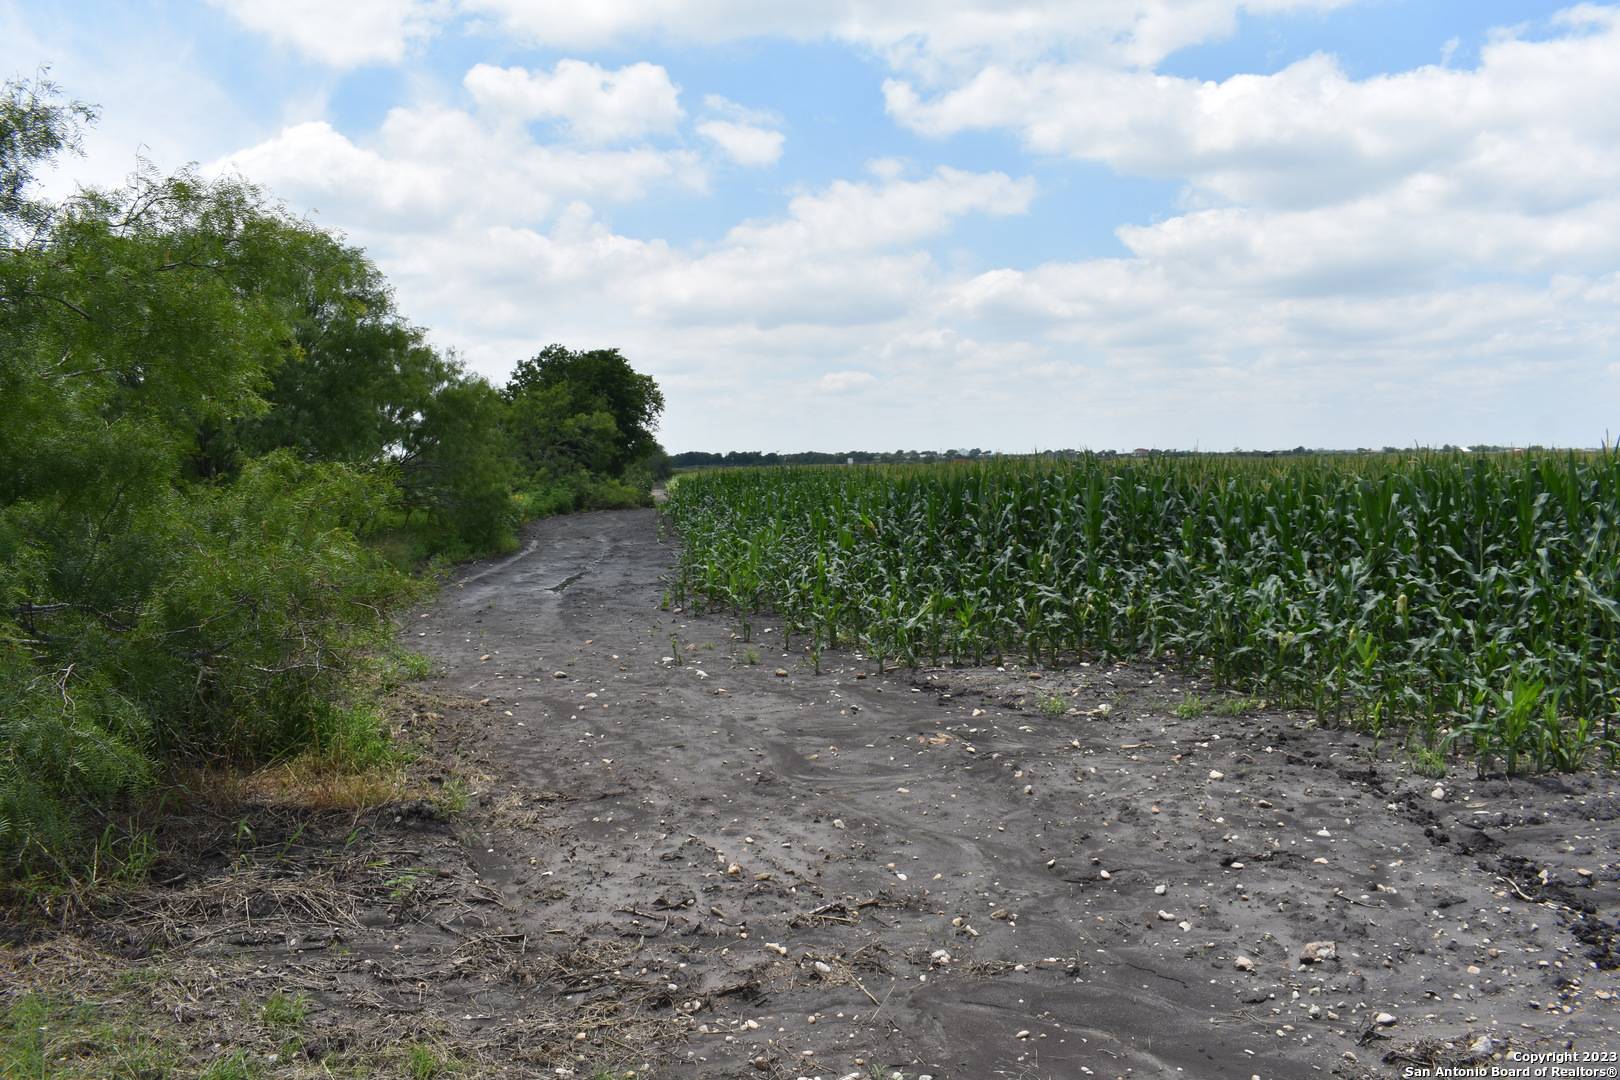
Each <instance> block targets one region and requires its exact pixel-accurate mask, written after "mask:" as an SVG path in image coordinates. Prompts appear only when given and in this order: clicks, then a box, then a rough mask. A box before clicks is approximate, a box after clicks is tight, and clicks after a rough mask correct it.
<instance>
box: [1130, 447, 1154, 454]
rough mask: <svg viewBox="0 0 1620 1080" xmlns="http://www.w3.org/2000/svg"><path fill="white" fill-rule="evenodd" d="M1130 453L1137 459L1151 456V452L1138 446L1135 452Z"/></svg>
mask: <svg viewBox="0 0 1620 1080" xmlns="http://www.w3.org/2000/svg"><path fill="white" fill-rule="evenodd" d="M1131 453H1133V454H1135V455H1136V456H1137V457H1150V456H1152V454H1153V451H1151V450H1149V449H1148V448H1147V447H1145V446H1138V447H1137V448H1136V449H1135V450H1133V451H1131Z"/></svg>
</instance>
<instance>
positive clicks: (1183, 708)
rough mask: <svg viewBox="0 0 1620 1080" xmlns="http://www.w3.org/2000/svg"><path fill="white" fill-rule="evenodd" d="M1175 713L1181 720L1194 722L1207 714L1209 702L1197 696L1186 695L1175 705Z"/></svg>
mask: <svg viewBox="0 0 1620 1080" xmlns="http://www.w3.org/2000/svg"><path fill="white" fill-rule="evenodd" d="M1175 712H1176V715H1177V716H1179V717H1180V718H1181V719H1183V720H1196V719H1198V718H1199V717H1200V716H1203V715H1205V714H1206V713H1208V712H1209V702H1208V701H1207V700H1205V699H1204V698H1203V697H1202V696H1201V695H1199V694H1188V695H1187V696H1186V697H1184V698H1182V699H1181V701H1180V703H1179V704H1177V705H1176V709H1175Z"/></svg>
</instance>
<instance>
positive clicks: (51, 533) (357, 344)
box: [0, 79, 667, 879]
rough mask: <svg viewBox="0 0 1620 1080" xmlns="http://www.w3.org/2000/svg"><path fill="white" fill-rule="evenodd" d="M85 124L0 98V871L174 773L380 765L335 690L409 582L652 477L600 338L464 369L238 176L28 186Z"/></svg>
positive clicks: (61, 855) (505, 546) (650, 385)
mask: <svg viewBox="0 0 1620 1080" xmlns="http://www.w3.org/2000/svg"><path fill="white" fill-rule="evenodd" d="M94 118H95V113H94V110H93V109H91V108H89V107H87V106H85V105H83V104H80V103H77V102H68V101H64V100H62V98H61V97H60V95H59V94H58V93H57V92H56V90H55V88H54V87H52V86H50V85H49V84H48V83H46V82H44V81H42V80H38V79H36V80H32V81H14V82H9V83H7V84H5V86H4V90H3V92H0V415H3V417H4V420H3V422H0V879H3V878H5V877H6V876H7V875H8V874H20V873H35V872H68V870H69V869H70V868H71V866H72V865H73V860H74V859H75V858H76V857H77V855H79V854H81V853H82V852H83V850H84V844H85V842H86V837H87V831H86V826H87V825H88V824H89V823H90V822H92V821H93V820H95V819H96V817H97V815H98V813H99V812H100V810H101V809H102V808H105V807H107V806H109V805H111V804H113V803H115V802H117V801H119V800H124V799H126V798H127V797H128V796H130V795H131V794H133V793H136V792H138V791H140V790H141V789H143V788H145V787H147V786H148V785H150V784H151V783H152V782H153V781H154V780H156V779H159V778H161V777H162V776H163V775H164V774H165V772H166V771H167V770H170V769H171V768H173V767H174V766H176V765H177V764H182V763H184V764H196V763H226V764H229V765H233V766H244V767H248V766H253V765H255V764H259V763H263V762H267V761H279V760H286V759H290V758H294V757H297V756H299V755H316V756H318V757H321V758H322V759H323V760H328V761H330V762H332V763H333V765H334V767H337V766H343V765H361V766H363V765H364V764H365V763H366V762H367V761H369V760H373V759H375V758H377V757H378V756H380V755H386V754H388V753H389V752H390V750H389V748H388V746H387V740H386V738H385V737H384V735H383V732H382V725H381V722H380V717H379V716H378V714H377V711H376V708H375V703H374V702H373V701H371V700H370V699H368V697H367V694H366V693H365V691H364V690H363V689H362V688H361V680H360V679H359V675H360V673H361V672H362V671H363V669H364V668H365V665H366V664H367V663H368V662H369V661H368V658H369V657H375V656H376V655H377V652H378V650H380V649H383V648H386V646H387V644H388V643H389V642H390V641H391V638H392V629H393V624H392V620H391V612H392V611H393V610H395V608H396V606H397V605H398V604H400V603H402V602H403V601H404V600H405V599H406V598H408V597H409V596H411V595H413V594H414V593H415V592H417V591H418V590H419V588H420V584H419V583H420V581H421V578H420V576H419V575H418V574H417V571H419V570H420V569H422V567H423V566H424V565H426V564H431V563H432V562H434V561H440V562H442V561H445V560H454V559H461V558H467V557H472V556H476V555H480V554H485V553H491V552H499V551H503V550H509V549H511V548H512V547H514V546H515V537H516V530H517V528H518V526H519V525H520V524H521V523H522V521H524V520H525V519H527V518H531V517H535V516H539V515H543V514H551V513H559V512H566V511H570V510H575V509H582V508H594V507H619V506H633V505H644V504H646V503H647V502H648V501H649V497H650V496H649V492H650V489H651V487H652V485H653V484H654V482H655V481H656V480H657V479H659V478H660V477H661V476H662V475H663V474H664V473H665V471H666V470H667V459H666V458H665V456H664V455H663V452H662V450H661V448H660V447H659V446H658V443H657V442H656V440H655V438H654V436H653V430H654V428H655V427H656V424H657V421H658V417H659V415H660V414H661V412H662V410H663V407H664V401H663V396H662V394H661V393H660V391H659V389H658V387H657V384H656V383H655V382H654V381H653V379H652V378H651V377H649V376H647V375H644V374H641V373H639V372H636V371H635V370H634V369H633V368H632V367H631V365H630V363H629V361H628V360H627V359H626V358H625V357H624V356H622V355H621V354H620V353H619V352H618V350H616V349H592V350H583V351H581V350H572V349H568V348H566V347H564V346H561V345H551V346H548V347H546V348H544V349H541V350H540V351H539V352H538V353H536V354H535V355H534V356H533V357H531V358H529V359H526V360H523V361H522V362H521V363H519V364H518V365H517V367H516V370H515V371H514V373H513V374H512V376H511V378H510V379H509V380H508V381H507V382H506V383H505V384H504V385H501V386H495V385H492V384H491V383H490V382H489V381H487V380H486V379H484V378H482V377H481V376H479V375H476V374H474V373H472V372H470V371H468V370H467V369H466V368H465V367H464V366H463V365H462V364H461V363H460V361H459V360H458V359H457V358H456V357H455V356H454V355H451V354H447V353H445V352H442V351H440V350H438V349H435V348H434V347H432V346H431V345H430V344H429V342H428V340H427V335H426V333H425V331H424V330H423V329H421V328H420V327H417V326H414V325H412V324H411V323H410V322H409V321H408V320H407V319H406V318H405V317H404V316H403V315H402V314H401V313H400V311H399V310H398V308H397V306H396V304H395V300H394V296H393V292H392V290H391V288H390V286H389V284H388V282H387V280H386V279H385V278H384V277H383V275H382V274H381V272H379V271H378V269H377V268H376V266H375V265H373V264H372V262H371V261H370V260H369V259H368V258H367V256H366V254H365V253H364V252H363V251H362V250H361V249H359V248H357V247H355V246H353V245H351V244H348V243H347V242H345V241H344V239H343V238H342V237H341V236H339V235H337V234H334V233H332V232H331V231H328V230H325V229H322V228H319V227H317V226H315V225H312V224H311V223H309V222H308V221H306V220H302V219H300V218H297V217H294V216H293V215H291V214H289V213H288V212H287V211H286V210H285V209H283V208H281V207H280V206H279V205H278V204H276V203H275V202H273V201H272V199H271V198H270V197H269V196H267V195H266V194H265V193H264V192H262V191H260V190H259V189H257V188H255V187H253V186H251V185H249V184H246V183H243V182H241V181H238V180H232V179H208V178H205V177H203V176H201V175H199V174H198V173H197V172H196V171H195V170H186V171H182V172H179V173H176V174H174V175H160V174H159V173H157V172H156V171H155V170H153V169H152V168H151V167H149V166H145V165H143V166H142V167H141V168H140V169H139V170H138V171H137V172H136V173H135V175H134V176H133V177H132V178H131V179H130V180H129V181H128V182H127V183H126V184H124V185H122V186H120V187H117V188H113V189H108V190H94V189H86V190H80V191H79V192H78V193H76V194H74V195H73V196H71V197H68V198H65V199H61V200H55V201H53V200H48V199H45V198H42V197H40V196H39V195H38V194H37V193H36V191H35V189H36V187H37V185H36V183H35V180H36V176H37V174H38V172H39V171H40V170H41V169H42V168H43V167H45V166H47V165H48V164H50V163H52V162H53V161H54V160H56V159H58V158H59V157H61V156H62V155H63V154H64V153H65V152H71V151H73V150H75V149H76V148H77V146H78V141H79V138H80V135H81V132H82V131H83V129H84V127H85V126H86V125H87V124H90V123H92V122H93V121H94Z"/></svg>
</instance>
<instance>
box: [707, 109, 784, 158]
mask: <svg viewBox="0 0 1620 1080" xmlns="http://www.w3.org/2000/svg"><path fill="white" fill-rule="evenodd" d="M697 133H698V134H699V135H701V136H703V137H704V138H705V139H708V140H709V141H710V142H712V143H714V144H715V145H716V146H718V147H719V148H720V149H721V151H723V152H724V153H725V155H726V156H727V157H729V158H730V159H731V160H732V161H735V162H736V163H737V164H739V165H747V166H751V167H755V168H758V167H760V166H764V165H774V164H776V162H777V160H778V159H780V158H781V156H782V144H783V142H784V141H786V140H785V137H784V136H783V135H782V133H781V132H780V131H771V130H770V129H768V128H762V127H755V126H754V125H753V124H738V123H734V122H732V121H730V120H705V121H704V122H703V123H701V124H699V125H698V126H697Z"/></svg>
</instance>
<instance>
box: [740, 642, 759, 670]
mask: <svg viewBox="0 0 1620 1080" xmlns="http://www.w3.org/2000/svg"><path fill="white" fill-rule="evenodd" d="M742 662H743V663H745V664H748V665H754V664H757V663H759V650H758V649H756V648H754V647H753V646H752V645H750V646H748V648H746V649H744V650H743V654H742Z"/></svg>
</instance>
